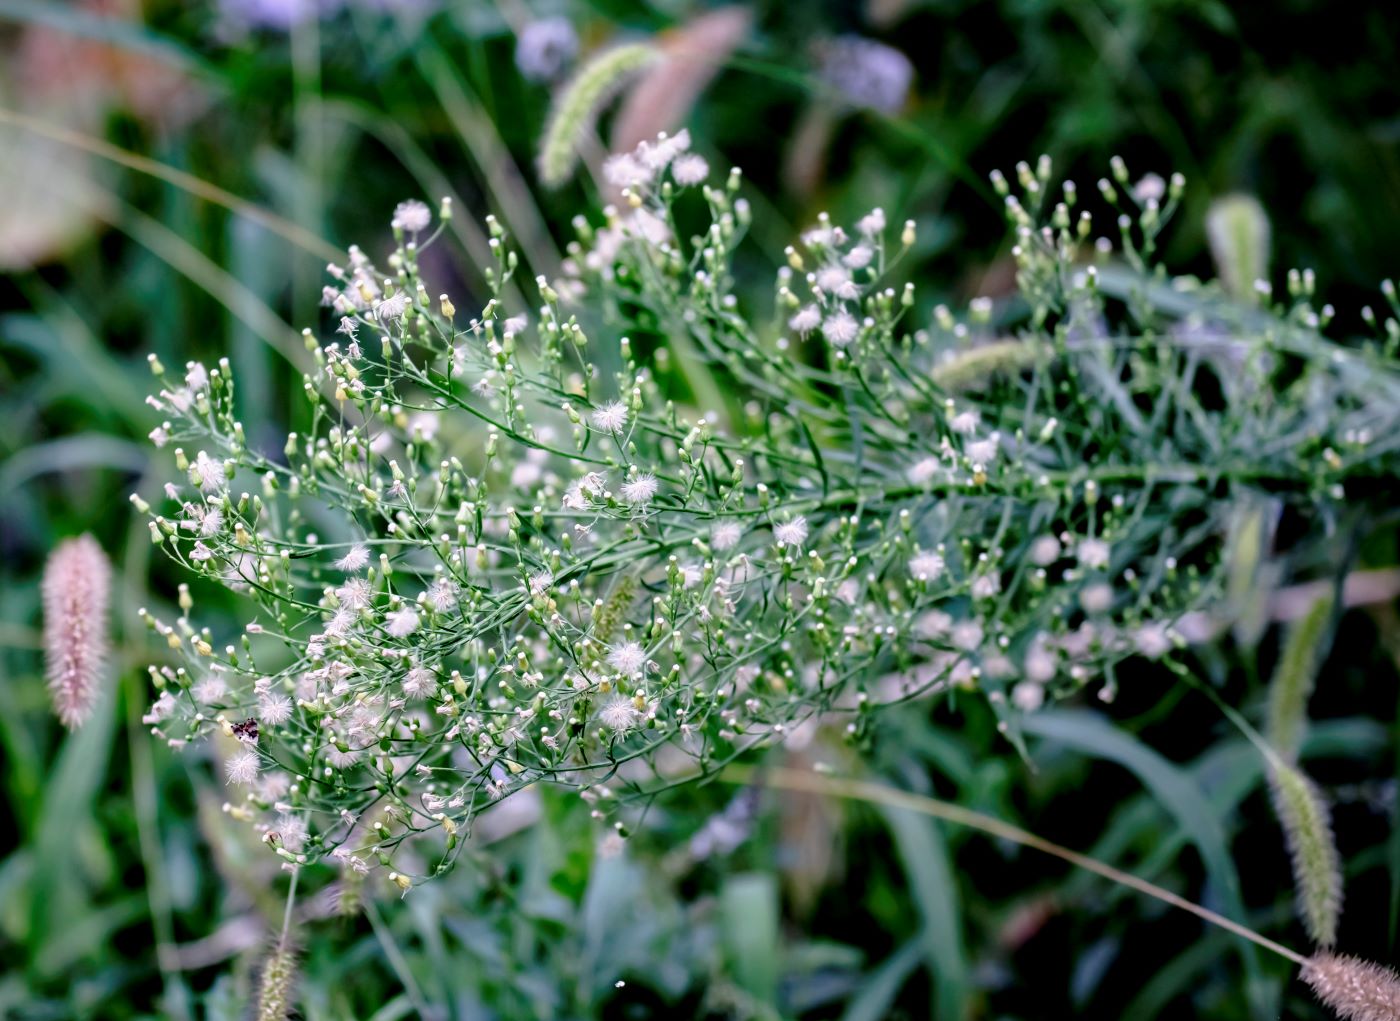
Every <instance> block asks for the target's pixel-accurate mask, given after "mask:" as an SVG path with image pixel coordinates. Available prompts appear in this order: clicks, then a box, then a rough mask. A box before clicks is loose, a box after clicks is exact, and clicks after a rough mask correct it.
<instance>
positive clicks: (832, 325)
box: [822, 309, 860, 347]
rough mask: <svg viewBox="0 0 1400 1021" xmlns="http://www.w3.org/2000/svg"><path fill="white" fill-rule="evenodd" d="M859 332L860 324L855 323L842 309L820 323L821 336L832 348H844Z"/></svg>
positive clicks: (852, 317)
mask: <svg viewBox="0 0 1400 1021" xmlns="http://www.w3.org/2000/svg"><path fill="white" fill-rule="evenodd" d="M859 332H860V324H859V323H858V322H856V319H855V316H853V315H851V313H849V312H847V311H845V310H844V309H843V310H842V311H840V312H837V313H836V314H835V315H832V316H828V317H827V319H826V321H825V322H824V323H822V336H823V337H825V338H826V339H827V342H828V343H829V344H831V346H832V347H845V346H846V345H847V344H849V343H850V342H851V341H853V340H855V339H856V334H857V333H859Z"/></svg>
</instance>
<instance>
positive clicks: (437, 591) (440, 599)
mask: <svg viewBox="0 0 1400 1021" xmlns="http://www.w3.org/2000/svg"><path fill="white" fill-rule="evenodd" d="M428 602H430V603H432V604H433V609H434V610H436V611H437V612H438V613H446V612H447V611H448V610H450V609H452V607H454V606H456V605H457V585H456V583H455V582H451V581H448V580H447V579H446V578H439V579H438V580H437V581H435V582H433V583H432V584H431V585H429V586H428Z"/></svg>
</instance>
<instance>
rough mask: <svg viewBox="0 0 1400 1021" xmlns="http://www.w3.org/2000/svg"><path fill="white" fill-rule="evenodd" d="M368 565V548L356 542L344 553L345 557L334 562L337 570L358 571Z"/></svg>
mask: <svg viewBox="0 0 1400 1021" xmlns="http://www.w3.org/2000/svg"><path fill="white" fill-rule="evenodd" d="M367 563H369V547H368V546H366V545H365V544H364V543H362V542H357V543H355V545H353V546H351V547H350V549H349V550H347V551H346V553H345V556H343V557H341V558H340V559H339V560H337V561H336V562H335V566H336V569H337V570H340V571H358V570H359V569H360V568H362V567H364V566H365V564H367Z"/></svg>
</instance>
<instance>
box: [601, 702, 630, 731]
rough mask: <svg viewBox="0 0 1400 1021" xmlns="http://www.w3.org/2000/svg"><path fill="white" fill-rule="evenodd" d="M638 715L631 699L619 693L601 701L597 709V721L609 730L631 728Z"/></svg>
mask: <svg viewBox="0 0 1400 1021" xmlns="http://www.w3.org/2000/svg"><path fill="white" fill-rule="evenodd" d="M640 717H641V713H639V712H637V707H636V706H634V705H633V704H632V700H631V699H629V698H623V697H622V696H620V695H619V696H618V697H617V698H614V699H611V700H609V701H607V702H605V703H603V706H602V708H601V709H599V710H598V722H599V723H601V724H602V725H603V726H605V727H607V728H608V729H609V730H615V731H618V732H621V731H624V730H631V729H632V728H633V727H634V726H636V724H637V721H638V719H639V718H640Z"/></svg>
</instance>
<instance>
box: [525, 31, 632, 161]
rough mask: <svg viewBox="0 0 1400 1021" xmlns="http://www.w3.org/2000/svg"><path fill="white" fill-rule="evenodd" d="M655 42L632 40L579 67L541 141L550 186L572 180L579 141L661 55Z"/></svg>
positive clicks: (557, 104)
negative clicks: (632, 80)
mask: <svg viewBox="0 0 1400 1021" xmlns="http://www.w3.org/2000/svg"><path fill="white" fill-rule="evenodd" d="M658 52H659V51H658V50H657V49H656V47H655V46H653V45H652V44H651V43H629V44H626V45H623V46H617V47H614V48H612V49H610V50H605V51H604V52H602V53H599V54H597V55H596V56H594V57H593V58H592V59H591V60H589V61H588V62H587V63H586V64H584V65H583V66H582V67H580V68H579V69H578V71H577V72H576V73H575V75H574V77H573V79H572V80H571V81H570V82H569V83H568V85H566V86H565V87H564V90H563V92H561V93H560V94H559V96H558V97H557V98H556V100H555V102H554V108H553V109H552V110H551V112H550V116H549V124H548V125H547V126H546V128H545V133H544V138H543V139H542V140H541V142H540V151H539V160H538V164H539V173H540V181H541V182H542V183H543V184H544V185H545V186H546V187H549V188H558V187H559V186H560V185H563V184H565V183H567V182H568V180H569V178H570V177H571V176H572V175H573V172H574V165H575V163H576V162H577V161H578V145H579V140H580V139H582V138H583V136H584V134H585V133H586V132H587V131H588V130H589V128H591V127H592V126H593V122H594V118H595V117H597V115H598V111H599V109H601V108H602V106H603V105H604V104H605V103H607V101H608V100H609V99H610V98H612V97H613V96H614V95H616V94H617V92H618V90H619V89H621V88H622V86H623V85H624V84H625V83H626V82H627V80H628V79H629V78H631V76H632V75H634V74H636V73H637V72H638V71H640V70H642V69H643V68H645V67H646V66H647V65H649V64H651V63H652V62H653V61H655V60H656V59H657V57H658Z"/></svg>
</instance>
